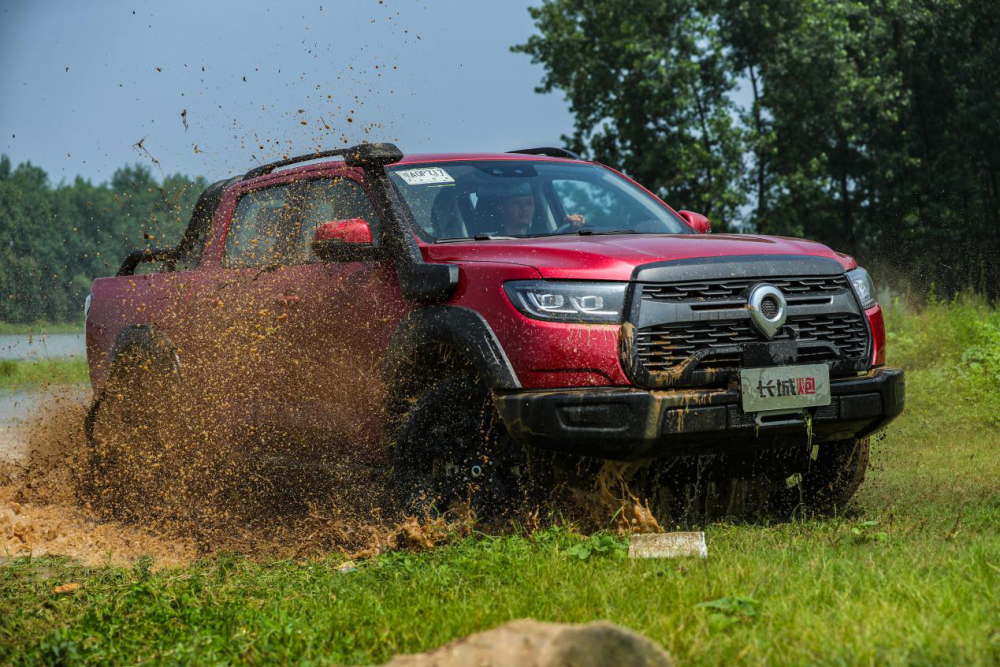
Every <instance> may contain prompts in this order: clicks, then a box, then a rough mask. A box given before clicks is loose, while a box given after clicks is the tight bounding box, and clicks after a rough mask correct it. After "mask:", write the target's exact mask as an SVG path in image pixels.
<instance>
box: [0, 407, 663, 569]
mask: <svg viewBox="0 0 1000 667" xmlns="http://www.w3.org/2000/svg"><path fill="white" fill-rule="evenodd" d="M90 402H91V395H90V391H89V389H84V388H72V389H51V388H50V389H46V390H44V391H36V392H23V391H22V392H8V393H4V394H0V558H4V557H6V558H10V557H18V556H28V555H32V556H41V555H63V556H69V557H72V558H74V559H77V560H79V561H81V562H83V563H86V564H92V565H105V564H109V565H124V564H128V563H130V562H132V561H134V560H135V559H137V558H139V557H152V558H153V561H154V565H155V566H156V567H171V566H181V565H184V564H187V563H190V562H192V561H193V560H196V559H198V558H203V557H211V556H213V555H214V554H217V553H219V552H231V553H240V554H244V555H246V556H247V557H250V558H254V559H275V558H308V557H318V556H330V555H337V554H339V555H342V556H343V557H344V558H363V557H369V556H374V555H377V554H379V553H383V552H385V551H390V550H396V549H417V550H419V549H428V548H433V547H434V546H436V545H438V544H441V543H443V542H447V541H449V540H452V539H454V538H455V537H460V536H464V535H467V534H468V533H469V532H470V530H471V528H472V525H473V522H474V517H472V516H470V515H469V514H468V512H467V511H466V512H463V509H462V508H461V507H458V508H455V509H453V511H452V512H451V513H450V514H449V515H446V517H445V518H438V519H429V518H426V517H424V518H423V519H421V520H418V519H417V518H415V517H406V516H403V515H402V514H401V513H400V512H398V511H396V510H394V509H393V507H392V502H391V500H390V498H391V494H389V493H387V491H388V489H386V488H385V486H386V479H387V476H386V474H385V470H380V469H373V468H371V467H369V466H366V465H361V464H352V463H351V462H349V461H344V460H340V461H338V464H337V465H332V466H330V465H328V466H325V467H322V468H321V469H320V470H319V473H318V474H317V471H316V470H305V471H301V470H298V469H296V470H295V471H293V472H292V473H291V474H277V475H276V474H274V471H273V470H272V471H268V472H267V473H264V471H263V470H262V469H261V468H258V467H255V466H248V465H246V464H241V463H239V462H238V459H235V458H234V459H232V460H231V461H229V460H227V462H226V463H225V464H224V466H223V467H221V468H220V467H219V466H218V461H212V460H211V459H210V458H209V457H205V456H200V455H192V454H191V453H192V451H194V450H197V449H202V450H204V451H206V452H207V451H221V452H223V453H225V452H226V450H225V448H222V449H220V448H219V442H218V438H219V437H220V435H219V434H220V432H215V433H214V435H212V434H209V433H208V432H207V431H198V430H197V429H195V431H192V430H191V429H190V428H186V427H185V424H184V423H183V415H170V417H171V420H172V421H171V422H170V423H171V427H170V431H171V434H170V440H169V441H167V442H165V445H164V448H165V449H166V450H168V451H169V450H173V451H176V452H179V453H183V454H184V455H185V456H184V457H182V458H173V459H171V458H169V457H157V458H155V459H150V458H146V457H145V456H139V455H135V456H133V453H132V451H131V449H132V446H131V445H132V444H133V442H134V441H135V440H137V439H140V438H144V436H145V435H146V431H144V430H142V429H146V428H148V427H147V426H145V425H143V426H138V427H136V430H135V431H133V432H131V433H122V434H117V436H118V437H120V438H121V442H123V443H124V444H125V445H126V451H127V452H128V457H129V458H128V460H127V467H128V468H130V469H131V470H132V473H133V474H132V476H131V477H130V479H129V480H128V485H130V487H134V490H137V491H138V493H137V494H136V495H135V496H129V497H123V498H124V501H125V503H127V505H128V511H127V512H125V513H124V516H122V513H121V512H118V513H109V512H108V508H107V504H106V503H102V502H101V500H100V494H95V493H94V492H93V489H92V487H91V485H90V476H89V474H88V471H89V470H90V464H89V462H88V448H87V444H86V438H85V436H84V429H83V422H84V417H85V415H86V412H87V409H88V407H89V405H90ZM198 423H202V422H201V421H199V422H198ZM201 438H204V439H201ZM136 449H141V448H136ZM621 472H622V471H619V470H617V469H616V470H608V471H607V474H605V475H602V476H601V477H600V483H599V484H598V486H597V489H596V491H595V492H593V493H590V494H588V493H586V492H584V491H581V490H580V489H573V490H572V491H571V492H570V493H569V494H568V495H566V496H564V497H563V498H562V500H563V501H565V502H567V504H568V505H571V506H572V507H571V508H569V509H570V510H572V509H576V510H578V511H577V512H576V514H578V515H579V518H580V519H582V520H584V522H585V523H587V524H591V523H593V524H595V525H596V524H597V523H600V522H601V521H603V522H604V524H605V526H607V525H611V526H614V527H617V528H618V529H619V530H620V531H634V530H639V531H643V532H647V531H660V530H661V529H660V527H659V525H658V524H657V522H656V519H655V518H653V516H652V514H651V513H650V512H649V509H648V505H646V506H644V505H643V503H642V501H640V500H639V499H638V498H635V497H634V496H631V495H629V494H628V493H627V491H626V492H625V493H624V494H623V493H621V492H619V489H618V488H616V481H615V480H618V479H620V473H621ZM119 499H121V498H119ZM562 510H567V507H565V506H563V507H562V508H561V512H560V513H561V514H562V516H568V515H567V513H566V512H564V511H562ZM546 511H547V510H546V509H543V508H535V509H534V511H530V510H529V511H525V512H524V513H523V514H520V515H519V518H518V520H517V523H516V524H515V523H513V522H511V523H508V524H505V525H503V526H489V527H486V526H482V525H477V529H480V530H483V529H486V530H498V531H508V530H511V529H515V530H523V529H525V527H528V528H531V527H538V526H540V525H541V522H540V521H539V516H540V515H542V516H544V515H545V512H546ZM572 514H573V512H572V511H569V515H572ZM609 517H614V520H613V521H614V522H613V523H611V524H608V518H609Z"/></svg>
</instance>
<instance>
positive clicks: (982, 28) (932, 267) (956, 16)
mask: <svg viewBox="0 0 1000 667" xmlns="http://www.w3.org/2000/svg"><path fill="white" fill-rule="evenodd" d="M660 5H662V6H660ZM530 11H531V13H532V16H533V17H534V19H535V23H536V26H537V28H538V30H539V34H538V35H535V36H533V37H531V38H530V39H529V40H528V42H527V43H526V44H523V45H520V46H516V47H514V49H515V50H517V51H523V52H526V53H529V54H530V55H531V56H532V58H533V61H534V62H539V63H541V64H542V65H544V67H545V69H546V74H545V78H544V79H543V82H542V86H541V87H540V88H539V90H540V91H544V92H549V91H552V90H555V89H557V88H558V89H561V90H563V91H565V92H566V95H567V97H568V99H569V101H570V105H571V110H572V111H573V113H574V115H575V117H576V132H575V134H574V135H573V137H570V138H566V141H567V143H568V144H569V145H570V146H571V147H573V148H578V149H583V150H585V151H587V152H589V153H590V154H592V155H594V156H595V157H597V158H598V159H601V160H606V161H609V162H611V163H613V164H622V165H624V166H625V168H626V170H627V171H628V172H629V173H630V174H631V175H632V176H635V177H637V178H638V179H639V180H640V181H643V182H644V183H647V184H651V185H653V186H654V187H655V188H656V189H657V191H658V194H661V195H662V196H663V197H664V198H665V199H667V200H668V201H670V202H671V203H673V204H675V205H681V206H689V205H690V206H691V207H696V206H697V207H700V208H701V210H702V211H703V212H707V213H708V214H709V215H710V216H712V217H715V218H716V219H717V221H718V219H719V218H720V216H721V217H722V220H723V221H728V220H730V219H732V218H735V219H736V220H738V221H740V222H741V223H743V225H744V226H745V227H749V228H752V229H757V230H760V231H762V232H766V233H779V234H787V235H793V236H808V237H811V238H815V239H818V240H820V241H824V242H826V243H828V244H830V245H832V246H834V247H836V248H837V249H838V250H843V251H846V252H851V253H856V254H859V255H861V256H862V259H865V260H868V259H872V258H878V259H880V260H881V261H882V262H885V263H891V264H896V265H898V266H899V268H900V269H902V270H904V271H906V272H907V273H908V274H910V275H911V276H915V277H917V278H921V279H923V280H924V281H926V282H928V283H929V282H931V281H933V282H935V283H937V285H938V286H939V287H941V288H944V290H945V291H946V292H954V291H956V290H958V289H960V288H962V287H963V286H965V285H969V284H971V285H973V286H975V287H976V288H978V289H980V290H983V291H986V292H988V293H989V294H991V295H992V296H998V295H1000V261H997V259H996V258H997V257H998V256H1000V115H998V114H997V113H996V109H997V108H1000V3H996V2H993V1H991V0H873V1H871V2H860V1H858V0H752V1H751V0H681V1H679V2H669V3H656V2H643V1H640V0H628V1H626V2H614V1H613V0H545V1H544V2H543V4H542V6H541V7H539V8H537V9H532V10H530ZM736 82H739V83H740V85H742V86H745V87H746V88H747V89H748V91H749V93H750V94H749V96H748V97H749V99H750V101H749V102H748V103H746V104H742V105H735V104H733V103H732V102H731V101H730V98H731V94H730V91H732V89H733V86H734V85H735V83H736ZM691 91H695V92H694V93H692V92H691ZM703 119H708V122H701V121H702V120H703ZM699 148H700V149H701V150H699Z"/></svg>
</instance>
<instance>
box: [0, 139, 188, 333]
mask: <svg viewBox="0 0 1000 667" xmlns="http://www.w3.org/2000/svg"><path fill="white" fill-rule="evenodd" d="M205 187H206V183H205V181H204V179H202V178H189V177H187V176H184V175H181V174H175V175H168V176H164V177H163V178H161V179H159V180H158V179H156V178H155V177H154V175H153V173H152V171H151V170H150V169H149V168H147V167H146V166H145V165H141V164H136V165H134V166H129V167H124V168H121V169H119V170H117V171H116V172H115V173H114V175H113V176H112V178H111V180H110V181H109V182H107V183H103V184H100V185H94V184H93V183H91V182H90V181H88V180H84V179H82V178H79V177H77V178H76V179H75V180H74V181H73V182H72V183H71V184H65V183H63V184H59V185H52V183H50V181H49V178H48V175H47V174H46V173H45V171H44V170H43V169H41V168H40V167H37V166H35V165H32V164H31V163H27V162H26V163H22V164H20V165H18V166H17V167H16V168H15V167H13V166H12V164H11V161H10V159H9V158H8V157H7V156H6V155H2V156H0V322H13V323H31V322H38V321H45V322H80V321H82V319H83V302H84V299H85V298H86V295H87V294H88V293H89V292H90V283H91V281H92V280H93V279H94V278H96V277H99V276H109V275H114V273H115V271H116V270H117V269H118V267H119V266H120V264H121V262H122V260H123V259H124V257H125V255H126V253H127V252H128V251H130V250H135V249H137V248H145V247H157V246H170V245H174V244H176V243H177V242H178V241H179V240H180V237H181V234H182V233H183V231H184V228H185V227H186V225H187V221H188V218H189V216H190V213H191V210H192V209H193V208H194V204H195V202H196V201H197V198H198V195H200V194H201V192H202V190H204V188H205Z"/></svg>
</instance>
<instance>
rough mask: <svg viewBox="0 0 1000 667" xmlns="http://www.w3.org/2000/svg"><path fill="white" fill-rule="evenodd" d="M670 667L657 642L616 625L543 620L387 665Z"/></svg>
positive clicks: (510, 625)
mask: <svg viewBox="0 0 1000 667" xmlns="http://www.w3.org/2000/svg"><path fill="white" fill-rule="evenodd" d="M484 665H489V666H490V667H605V666H606V665H629V666H630V667H670V665H673V661H672V660H671V659H670V656H669V655H668V654H667V653H666V651H664V650H663V649H662V648H660V646H659V645H658V644H656V642H654V641H652V640H650V639H647V638H646V637H643V636H642V635H639V634H636V633H635V632H632V631H631V630H626V629H624V628H621V627H618V626H617V625H614V624H612V623H607V622H603V621H599V622H596V623H588V624H586V625H566V624H561V623H539V622H538V621H533V620H530V619H525V620H519V621H512V622H510V623H506V624H504V625H501V626H500V627H497V628H494V629H492V630H488V631H486V632H480V633H477V634H474V635H470V636H468V637H465V638H463V639H459V640H457V641H454V642H452V643H450V644H446V645H445V646H442V647H440V648H437V649H434V650H433V651H428V652H427V653H421V654H418V655H405V656H397V657H396V658H393V659H392V660H390V661H389V662H387V663H385V665H384V667H482V666H484Z"/></svg>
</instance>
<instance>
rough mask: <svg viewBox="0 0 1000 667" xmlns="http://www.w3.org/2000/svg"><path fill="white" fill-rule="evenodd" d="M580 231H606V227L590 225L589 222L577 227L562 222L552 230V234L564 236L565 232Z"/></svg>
mask: <svg viewBox="0 0 1000 667" xmlns="http://www.w3.org/2000/svg"><path fill="white" fill-rule="evenodd" d="M580 229H606V227H605V226H604V225H592V224H590V223H589V222H584V223H583V224H582V225H580V226H579V227H577V226H575V225H574V224H573V223H572V222H564V223H563V224H561V225H559V226H558V227H556V228H555V229H554V230H552V233H553V234H565V233H566V232H569V231H572V230H580Z"/></svg>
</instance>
